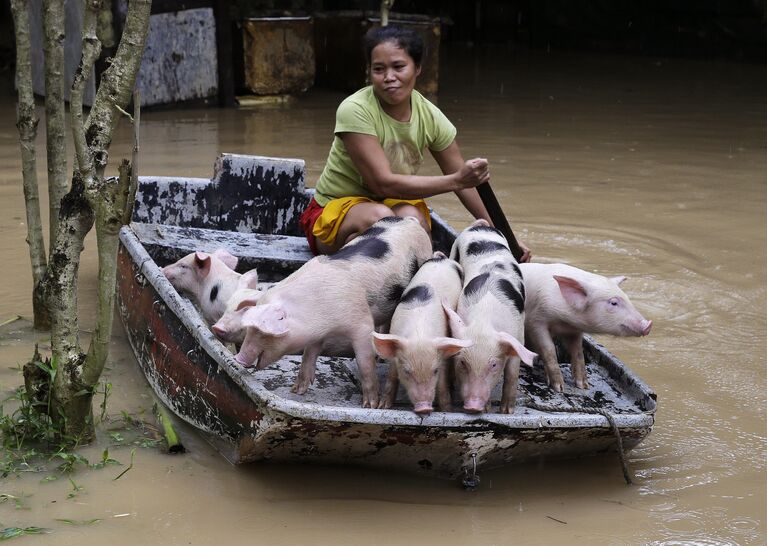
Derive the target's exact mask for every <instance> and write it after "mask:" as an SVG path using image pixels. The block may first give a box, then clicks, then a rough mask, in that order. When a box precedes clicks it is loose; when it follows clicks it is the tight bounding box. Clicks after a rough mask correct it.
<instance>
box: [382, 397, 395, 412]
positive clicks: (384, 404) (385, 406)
mask: <svg viewBox="0 0 767 546" xmlns="http://www.w3.org/2000/svg"><path fill="white" fill-rule="evenodd" d="M392 405H393V404H392V403H391V401H390V400H387V399H386V398H382V399H381V400H380V401H379V402H378V409H391V407H392Z"/></svg>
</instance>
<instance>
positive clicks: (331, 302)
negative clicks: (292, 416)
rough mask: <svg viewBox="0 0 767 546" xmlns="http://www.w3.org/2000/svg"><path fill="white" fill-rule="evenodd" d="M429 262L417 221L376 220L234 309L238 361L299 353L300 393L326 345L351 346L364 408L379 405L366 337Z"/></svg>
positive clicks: (268, 360) (261, 362) (261, 363)
mask: <svg viewBox="0 0 767 546" xmlns="http://www.w3.org/2000/svg"><path fill="white" fill-rule="evenodd" d="M430 256H431V241H430V239H429V236H428V235H427V234H426V232H425V231H424V229H423V228H422V227H421V225H420V224H419V223H418V221H417V220H416V219H415V218H398V217H396V216H394V217H388V218H384V219H382V220H379V221H378V222H376V223H375V224H373V225H372V226H371V227H370V228H368V229H367V230H366V231H364V232H363V233H362V234H360V235H359V236H358V237H357V238H355V239H354V240H352V241H351V242H349V243H347V244H346V245H344V246H343V247H342V248H341V249H340V250H339V251H338V252H336V253H335V254H331V255H328V256H317V257H315V258H313V259H311V260H309V261H308V262H306V263H305V264H304V265H303V266H302V267H301V268H300V269H298V270H297V271H296V272H294V273H293V274H292V275H290V276H289V277H287V278H286V279H285V280H283V281H281V282H280V283H278V284H276V285H275V286H273V287H272V288H271V289H269V290H267V291H266V292H265V293H264V295H263V296H261V298H260V299H259V300H258V303H257V305H255V306H252V307H244V308H242V309H240V310H238V311H235V312H236V313H240V314H242V316H241V318H240V321H239V324H241V325H242V327H244V328H245V339H244V342H243V344H242V347H241V348H240V352H239V353H237V355H235V358H236V360H237V361H238V362H240V363H241V364H243V365H244V366H246V367H250V366H256V367H257V368H258V369H261V368H264V367H266V366H268V365H269V364H272V363H273V362H275V361H276V360H278V359H279V358H281V357H282V356H283V355H286V354H296V353H297V352H300V351H301V350H303V357H302V359H301V369H300V371H299V374H298V378H297V380H296V383H295V385H294V386H293V392H296V393H298V394H303V393H305V392H306V390H307V389H308V387H309V385H310V384H311V383H313V382H314V371H315V362H316V359H317V356H319V355H320V354H321V353H322V352H323V351H324V349H325V348H326V347H327V346H328V345H331V346H333V347H343V346H345V345H346V346H351V348H352V349H353V351H354V354H355V357H356V360H357V365H358V367H359V370H360V376H361V382H362V404H363V407H377V406H378V399H379V393H378V376H377V375H376V371H375V353H374V352H373V346H372V344H371V343H370V332H371V331H373V330H374V329H375V326H376V325H379V326H380V325H384V324H388V322H389V321H390V320H391V317H392V314H393V313H394V309H395V307H396V305H397V302H398V301H399V298H400V296H401V295H402V292H403V290H404V289H405V286H407V284H408V283H409V282H410V279H411V278H412V277H413V275H414V274H415V272H416V271H417V270H418V268H419V267H420V266H421V264H422V263H423V262H425V261H426V260H427V259H428V258H429V257H430ZM225 319H227V317H226V316H225V317H222V320H221V321H219V323H218V324H217V325H216V327H217V328H218V326H221V325H222V323H223V322H225ZM234 322H236V321H232V323H234Z"/></svg>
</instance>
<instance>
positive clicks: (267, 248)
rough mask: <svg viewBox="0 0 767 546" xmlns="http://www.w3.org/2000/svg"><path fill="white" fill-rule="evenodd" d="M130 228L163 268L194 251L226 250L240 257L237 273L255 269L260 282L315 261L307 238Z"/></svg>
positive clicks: (145, 226)
mask: <svg viewBox="0 0 767 546" xmlns="http://www.w3.org/2000/svg"><path fill="white" fill-rule="evenodd" d="M131 228H132V229H133V231H134V232H135V233H136V235H137V237H138V238H139V240H140V241H141V243H142V244H143V245H144V247H145V248H146V250H147V252H148V253H149V255H150V256H152V258H153V259H154V261H155V262H156V263H157V265H159V266H160V267H162V266H164V265H168V264H171V263H173V262H175V261H176V260H178V259H179V258H182V257H184V256H186V255H187V254H189V253H191V252H196V251H201V252H213V251H215V250H217V249H219V248H225V249H226V250H228V251H229V252H231V253H232V254H233V255H234V256H237V258H239V262H238V263H237V271H238V272H240V273H242V272H245V271H249V270H250V269H253V268H254V267H255V268H257V269H258V278H259V281H278V280H280V279H282V278H284V277H286V276H287V275H289V274H290V273H292V272H293V271H295V270H296V269H298V268H299V267H301V266H302V265H303V264H304V263H305V262H306V261H307V260H309V259H311V258H312V253H311V251H310V250H309V244H308V243H307V242H306V238H305V237H294V236H291V235H266V234H263V233H240V232H233V231H219V230H215V229H204V228H193V227H177V226H169V225H165V224H143V223H138V222H133V223H131Z"/></svg>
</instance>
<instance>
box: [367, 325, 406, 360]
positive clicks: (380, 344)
mask: <svg viewBox="0 0 767 546" xmlns="http://www.w3.org/2000/svg"><path fill="white" fill-rule="evenodd" d="M371 335H372V336H373V348H374V349H375V351H376V354H378V356H380V357H381V358H385V359H387V360H391V359H392V358H394V357H396V356H397V353H399V352H400V351H401V350H402V347H403V345H404V344H405V340H403V339H402V338H401V337H399V336H395V335H393V334H379V333H378V332H373V333H372V334H371Z"/></svg>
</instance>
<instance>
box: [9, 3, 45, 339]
mask: <svg viewBox="0 0 767 546" xmlns="http://www.w3.org/2000/svg"><path fill="white" fill-rule="evenodd" d="M11 10H12V12H13V22H14V26H15V28H16V85H17V87H18V92H19V100H18V108H17V111H16V126H17V127H18V129H19V143H20V145H21V165H22V180H23V186H24V203H25V205H26V212H27V244H28V245H29V258H30V261H31V263H32V281H33V285H34V286H37V285H38V284H39V283H40V281H41V280H42V279H43V277H44V276H45V270H46V268H47V260H46V257H45V241H44V240H43V227H42V218H41V216H40V193H39V189H38V182H37V150H36V148H35V138H36V137H37V123H38V121H39V120H38V119H37V114H36V112H35V96H34V93H33V92H32V64H31V61H30V45H29V12H28V2H27V0H11ZM40 311H41V310H40V309H38V306H37V305H35V306H34V312H35V326H38V320H37V318H38V316H39V314H40Z"/></svg>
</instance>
